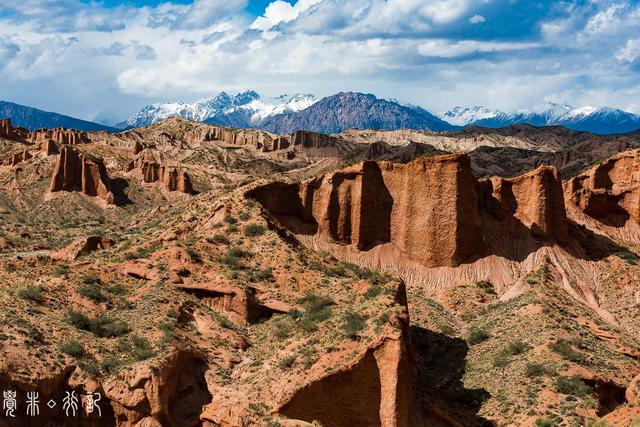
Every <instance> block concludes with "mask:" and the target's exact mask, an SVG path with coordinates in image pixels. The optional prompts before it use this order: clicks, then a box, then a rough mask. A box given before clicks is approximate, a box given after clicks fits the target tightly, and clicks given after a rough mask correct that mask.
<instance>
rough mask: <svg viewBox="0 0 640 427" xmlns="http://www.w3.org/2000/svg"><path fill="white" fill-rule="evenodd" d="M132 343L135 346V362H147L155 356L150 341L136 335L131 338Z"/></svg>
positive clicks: (133, 349)
mask: <svg viewBox="0 0 640 427" xmlns="http://www.w3.org/2000/svg"><path fill="white" fill-rule="evenodd" d="M131 343H132V344H133V348H132V349H131V355H132V356H133V358H134V359H135V360H137V361H141V360H146V359H149V358H151V357H153V356H154V355H155V352H154V351H153V348H152V347H151V343H150V342H149V340H148V339H146V338H143V337H139V336H138V335H134V336H132V337H131Z"/></svg>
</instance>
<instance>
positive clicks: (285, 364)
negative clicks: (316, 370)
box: [278, 356, 296, 369]
mask: <svg viewBox="0 0 640 427" xmlns="http://www.w3.org/2000/svg"><path fill="white" fill-rule="evenodd" d="M295 361H296V357H295V356H287V357H285V358H284V359H282V360H281V361H280V363H278V366H280V367H281V368H283V369H289V368H290V367H292V366H293V364H294V363H295Z"/></svg>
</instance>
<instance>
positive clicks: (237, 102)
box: [119, 90, 318, 128]
mask: <svg viewBox="0 0 640 427" xmlns="http://www.w3.org/2000/svg"><path fill="white" fill-rule="evenodd" d="M317 101H318V99H317V98H316V97H315V96H313V95H310V94H302V93H297V94H294V95H287V94H284V95H280V96H278V97H275V98H271V99H269V100H267V101H266V102H265V101H263V99H262V98H261V97H260V95H259V94H258V93H257V92H255V91H252V90H248V91H244V92H240V93H238V94H236V95H229V94H228V93H226V92H220V93H219V94H218V95H216V96H214V97H209V98H204V99H201V100H199V101H196V102H192V103H188V102H165V103H157V104H152V105H147V106H146V107H144V108H143V109H142V110H141V111H140V112H138V113H136V114H134V115H132V116H131V117H130V118H129V119H128V120H127V121H126V122H124V123H120V124H119V126H120V127H123V128H125V127H140V126H147V125H150V124H152V123H155V122H158V121H161V120H164V119H166V118H169V117H172V116H179V117H182V118H185V119H189V120H194V121H199V122H204V121H207V120H210V119H213V118H215V117H220V116H224V115H229V114H232V113H236V112H243V113H246V114H247V115H248V116H249V117H250V120H249V123H247V125H249V126H251V125H255V124H256V123H258V122H259V121H260V120H263V119H265V118H267V117H270V116H273V115H275V114H282V113H289V112H296V111H300V110H304V109H305V108H307V107H310V106H311V105H313V104H315V103H316V102H317Z"/></svg>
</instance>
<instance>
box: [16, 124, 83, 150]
mask: <svg viewBox="0 0 640 427" xmlns="http://www.w3.org/2000/svg"><path fill="white" fill-rule="evenodd" d="M28 139H29V141H30V142H32V143H34V144H41V146H42V144H44V143H46V142H47V141H54V142H56V143H58V144H61V145H65V144H70V145H75V144H85V143H87V142H89V137H88V136H87V134H86V133H85V132H80V131H76V130H70V129H65V128H58V129H39V130H36V131H34V132H31V133H30V134H29V137H28Z"/></svg>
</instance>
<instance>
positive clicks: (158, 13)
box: [149, 0, 248, 30]
mask: <svg viewBox="0 0 640 427" xmlns="http://www.w3.org/2000/svg"><path fill="white" fill-rule="evenodd" d="M247 2H248V0H224V1H212V0H194V1H193V3H191V4H189V5H176V4H173V3H163V4H161V5H160V6H158V7H157V8H156V9H155V10H153V12H152V14H151V18H150V20H149V23H150V25H151V26H154V27H162V26H168V27H171V28H176V29H185V30H189V29H191V30H194V29H195V30H198V29H202V28H207V27H210V26H211V25H213V24H215V23H217V22H219V21H222V20H225V19H227V18H229V16H230V15H233V14H236V13H238V12H240V11H241V10H243V9H244V8H245V7H246V6H247Z"/></svg>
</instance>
